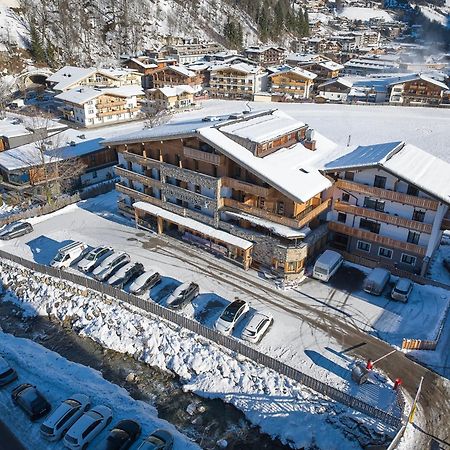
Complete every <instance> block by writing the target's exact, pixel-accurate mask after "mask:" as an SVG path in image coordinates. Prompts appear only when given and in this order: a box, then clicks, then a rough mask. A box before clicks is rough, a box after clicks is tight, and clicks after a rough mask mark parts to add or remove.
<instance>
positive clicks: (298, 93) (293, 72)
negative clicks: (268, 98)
mask: <svg viewBox="0 0 450 450" xmlns="http://www.w3.org/2000/svg"><path fill="white" fill-rule="evenodd" d="M315 78H317V75H316V74H314V73H312V72H308V71H307V70H304V69H301V68H300V67H294V68H288V69H285V70H282V71H280V72H275V73H272V74H271V75H269V80H270V91H271V92H272V99H275V100H276V98H274V97H277V96H278V97H279V96H289V97H292V98H293V99H307V98H309V96H310V94H311V92H312V88H313V86H314V79H315Z"/></svg>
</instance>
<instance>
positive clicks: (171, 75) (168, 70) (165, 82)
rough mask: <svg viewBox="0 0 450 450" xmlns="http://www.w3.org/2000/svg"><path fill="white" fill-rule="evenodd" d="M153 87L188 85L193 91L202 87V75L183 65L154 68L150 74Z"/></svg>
mask: <svg viewBox="0 0 450 450" xmlns="http://www.w3.org/2000/svg"><path fill="white" fill-rule="evenodd" d="M150 78H151V85H152V86H153V88H155V89H156V88H162V87H166V86H180V85H183V86H185V85H189V86H191V87H192V88H193V89H194V90H195V91H199V90H201V89H202V77H201V75H199V74H198V73H196V72H194V71H192V70H189V69H188V68H187V67H184V66H166V67H162V68H161V69H158V70H155V71H154V72H153V73H152V74H151V75H150Z"/></svg>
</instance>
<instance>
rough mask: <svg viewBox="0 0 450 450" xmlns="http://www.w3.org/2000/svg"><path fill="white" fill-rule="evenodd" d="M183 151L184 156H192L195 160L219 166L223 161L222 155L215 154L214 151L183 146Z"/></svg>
mask: <svg viewBox="0 0 450 450" xmlns="http://www.w3.org/2000/svg"><path fill="white" fill-rule="evenodd" d="M183 153H184V156H186V158H192V159H195V160H197V161H203V162H207V163H210V164H213V165H215V166H220V165H221V163H222V162H223V161H224V158H223V157H222V155H216V154H215V153H208V152H203V151H202V150H197V149H196V148H191V147H183Z"/></svg>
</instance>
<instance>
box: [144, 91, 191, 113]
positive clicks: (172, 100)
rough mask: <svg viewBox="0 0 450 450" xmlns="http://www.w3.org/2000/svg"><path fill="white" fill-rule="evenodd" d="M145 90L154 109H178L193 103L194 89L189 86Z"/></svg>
mask: <svg viewBox="0 0 450 450" xmlns="http://www.w3.org/2000/svg"><path fill="white" fill-rule="evenodd" d="M147 92H148V95H149V100H150V102H151V103H153V104H154V105H155V106H156V109H167V110H180V109H186V108H189V107H191V106H192V105H193V104H194V90H193V89H192V88H191V86H182V85H181V86H173V87H163V88H158V89H150V90H149V91H147Z"/></svg>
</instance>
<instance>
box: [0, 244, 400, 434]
mask: <svg viewBox="0 0 450 450" xmlns="http://www.w3.org/2000/svg"><path fill="white" fill-rule="evenodd" d="M1 259H6V260H8V261H12V262H14V263H17V264H19V265H21V266H23V267H26V268H27V269H30V270H32V271H34V272H39V273H41V274H45V275H48V276H52V277H56V278H59V279H60V280H65V281H68V282H71V283H74V284H77V285H79V286H82V287H85V288H86V289H91V290H93V291H95V292H98V293H100V294H104V295H108V296H110V297H112V298H115V299H117V300H120V301H122V302H125V303H127V304H129V305H132V306H135V307H137V308H140V309H142V310H144V311H146V312H148V313H150V314H153V315H156V316H159V317H161V318H162V319H164V320H166V321H169V322H171V323H172V324H175V325H178V326H180V327H182V328H185V329H187V330H189V331H192V332H194V333H196V334H198V335H200V336H202V337H203V338H206V339H208V340H210V341H212V342H214V343H216V344H218V345H220V346H222V347H225V348H227V349H228V350H231V351H233V352H236V353H238V354H240V355H242V356H244V357H246V358H248V359H250V360H252V361H253V362H255V363H257V364H261V365H263V366H265V367H267V368H269V369H272V370H274V371H276V372H278V373H280V374H282V375H285V376H286V377H288V378H291V379H292V380H295V381H297V382H299V383H301V384H303V385H305V386H307V387H308V388H310V389H312V390H313V391H316V392H318V393H320V394H322V395H325V396H327V397H329V398H330V399H332V400H334V401H336V402H339V403H342V404H343V405H346V406H348V407H350V408H352V409H354V410H356V411H359V412H361V413H364V414H366V415H368V416H370V417H373V418H375V419H378V420H380V421H381V422H383V423H385V424H387V425H389V426H392V427H395V428H399V427H401V426H402V423H403V422H402V420H403V419H402V416H403V413H404V407H403V408H402V405H404V401H403V397H402V395H401V394H400V396H401V398H398V400H397V404H396V406H397V407H398V415H394V414H391V413H388V412H386V411H383V410H381V409H379V408H377V407H375V406H372V405H370V404H368V403H366V402H365V401H363V400H361V399H359V398H356V397H354V396H352V395H350V394H347V393H346V392H343V391H341V390H339V389H337V388H335V387H333V386H330V385H327V384H326V383H324V382H322V381H319V380H317V379H315V378H313V377H311V376H309V375H306V374H305V373H303V372H301V371H300V370H298V369H295V368H293V367H291V366H289V365H287V364H285V363H283V362H281V361H279V360H277V359H274V358H272V357H271V356H268V355H266V354H264V353H261V352H259V351H258V350H255V349H254V348H252V347H249V346H247V345H246V344H244V343H243V342H241V341H239V340H237V339H235V338H233V337H229V336H225V335H223V334H220V333H218V332H217V331H215V330H213V329H211V328H208V327H206V326H205V325H202V324H200V323H198V322H196V321H194V320H192V319H190V318H188V317H185V316H183V315H180V314H178V313H176V312H174V311H171V310H170V309H167V308H164V307H162V306H160V305H158V304H157V303H154V302H152V301H148V300H144V299H142V298H140V297H137V296H135V295H132V294H129V293H127V292H125V291H123V290H120V289H117V288H115V287H112V286H110V285H108V284H104V283H100V282H98V281H96V280H93V279H91V278H87V277H85V276H82V275H78V274H75V273H70V272H65V271H62V270H60V269H55V268H53V267H50V266H45V265H42V264H38V263H35V262H33V261H29V260H27V259H24V258H22V257H20V256H16V255H12V254H10V253H7V252H5V251H3V250H0V264H4V263H3V262H2V261H1Z"/></svg>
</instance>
